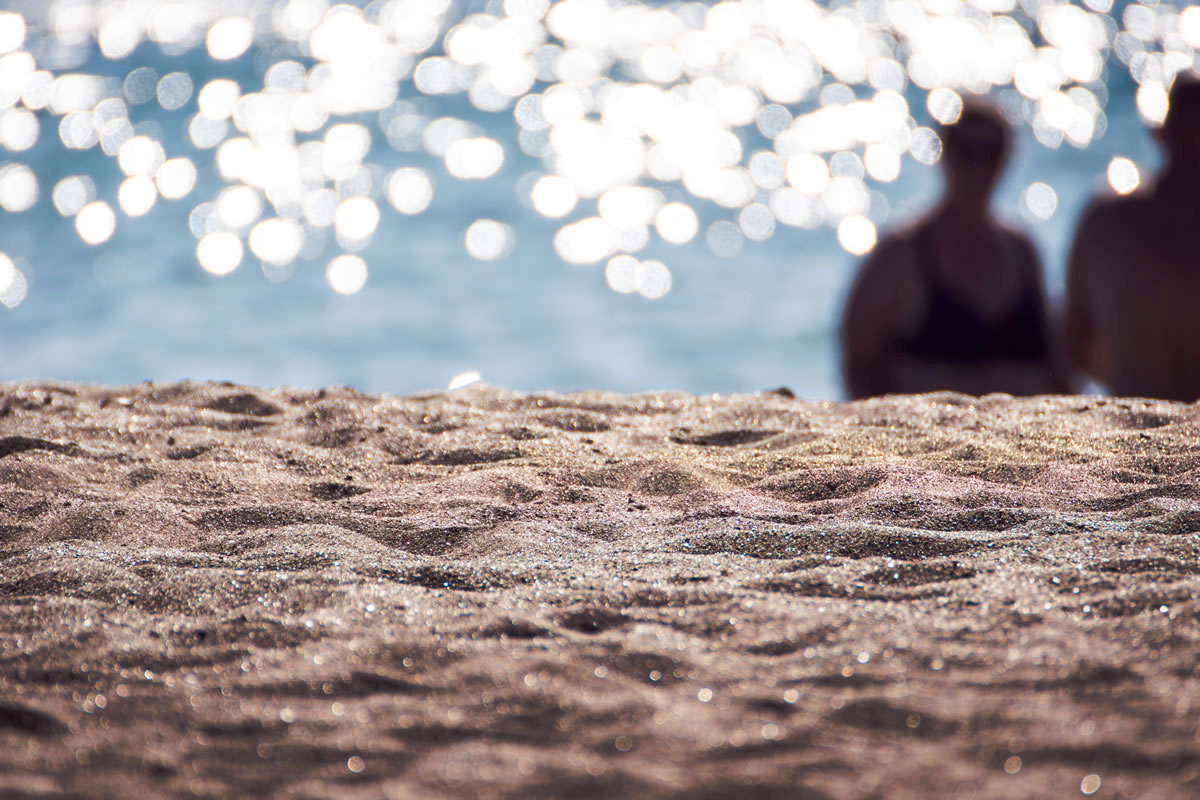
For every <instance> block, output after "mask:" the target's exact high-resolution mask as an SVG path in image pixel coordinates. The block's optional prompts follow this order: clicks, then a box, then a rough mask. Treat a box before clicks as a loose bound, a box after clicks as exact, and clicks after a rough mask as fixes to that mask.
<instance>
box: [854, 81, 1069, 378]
mask: <svg viewBox="0 0 1200 800" xmlns="http://www.w3.org/2000/svg"><path fill="white" fill-rule="evenodd" d="M940 133H941V139H942V143H943V145H942V169H943V174H944V179H945V181H944V183H945V187H944V194H943V197H942V200H941V202H940V203H939V204H938V205H937V206H936V207H935V208H934V209H933V211H931V212H930V213H929V214H928V215H927V216H926V217H925V218H924V219H921V220H919V221H918V222H916V223H915V224H914V225H913V226H912V227H910V228H907V229H905V230H901V231H896V232H893V233H891V234H889V235H888V236H885V237H884V238H883V239H882V241H880V243H879V245H878V246H877V247H876V249H875V250H874V252H873V253H872V254H871V255H870V256H869V257H868V258H867V260H866V261H865V263H864V264H863V265H862V267H861V268H860V270H859V273H858V276H857V278H856V280H855V283H854V286H853V288H852V289H851V292H850V297H849V300H848V301H847V305H846V309H845V313H844V316H843V318H842V327H841V343H842V365H843V377H844V378H845V382H846V388H847V391H848V392H849V394H850V396H851V397H853V398H861V397H869V396H873V395H879V394H887V393H912V392H929V391H937V390H953V391H959V392H964V393H966V394H974V395H982V394H987V393H990V392H1007V393H1009V394H1014V395H1031V394H1044V393H1058V392H1064V391H1067V390H1068V388H1069V387H1068V382H1067V380H1066V374H1067V370H1066V368H1065V363H1064V360H1063V359H1062V358H1059V357H1056V348H1055V346H1054V342H1053V337H1052V331H1053V328H1052V326H1051V324H1050V321H1049V318H1048V311H1047V302H1046V294H1045V289H1044V287H1043V281H1042V268H1041V264H1040V262H1039V260H1038V256H1037V252H1036V251H1035V249H1034V247H1033V244H1032V242H1030V240H1029V239H1028V237H1026V236H1025V235H1024V234H1021V233H1018V232H1016V231H1014V230H1011V229H1009V228H1007V227H1005V226H1003V225H1001V224H1000V223H999V222H998V221H997V220H996V219H995V218H994V217H993V216H992V213H991V209H990V202H991V197H992V191H993V189H994V188H995V186H996V182H997V181H998V180H999V177H1000V174H1001V172H1002V170H1003V167H1004V164H1005V161H1006V159H1007V157H1008V153H1009V149H1010V147H1011V142H1012V133H1011V131H1010V129H1009V126H1008V124H1007V123H1006V122H1005V121H1004V119H1003V117H1001V116H1000V114H999V113H998V112H997V111H996V110H995V109H994V108H993V107H992V106H990V105H988V104H986V103H984V102H982V101H980V100H974V99H969V100H967V102H965V103H964V105H963V110H962V113H961V115H960V116H959V118H958V120H957V121H955V122H954V123H953V124H950V125H946V126H943V127H942V129H941V131H940Z"/></svg>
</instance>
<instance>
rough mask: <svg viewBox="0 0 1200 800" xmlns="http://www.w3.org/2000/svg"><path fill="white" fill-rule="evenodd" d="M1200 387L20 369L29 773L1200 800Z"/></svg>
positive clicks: (5, 587)
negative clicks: (677, 384) (621, 390)
mask: <svg viewBox="0 0 1200 800" xmlns="http://www.w3.org/2000/svg"><path fill="white" fill-rule="evenodd" d="M1198 663H1200V406H1196V405H1191V406H1189V405H1182V404H1174V403H1164V402H1153V401H1142V400H1123V399H1101V398H1086V397H1067V398H1035V399H1022V400H1015V399H1012V398H1009V397H1006V396H994V397H988V398H983V399H978V398H970V397H966V396H963V395H956V394H934V395H925V396H920V397H910V398H885V399H879V400H871V401H865V402H859V403H853V404H839V403H807V402H802V401H798V400H795V399H792V398H790V397H787V396H785V395H783V394H778V393H764V394H757V395H741V396H719V397H718V396H703V397H692V396H688V395H680V394H647V395H640V396H622V395H612V394H601V393H577V394H564V395H558V394H535V395H530V394H520V393H515V392H509V391H503V390H499V389H494V388H489V387H485V386H474V387H469V388H467V389H462V390H459V391H456V392H452V393H444V394H435V395H430V396H427V397H388V396H383V397H376V396H369V395H364V394H360V393H357V392H354V391H351V390H348V389H329V390H323V391H296V390H287V389H273V390H266V389H257V388H247V387H242V386H234V385H229V384H215V383H180V384H145V385H140V386H134V387H124V388H103V387H93V386H81V385H72V384H58V383H22V384H9V385H7V386H4V387H2V388H0V797H4V798H27V797H80V798H122V800H128V798H158V797H189V796H195V797H211V798H232V797H297V798H381V797H382V798H408V797H413V798H451V797H454V798H457V797H484V798H488V797H492V798H499V797H522V798H539V797H568V798H588V797H627V798H669V797H680V798H682V797H687V798H731V797H765V798H774V797H779V798H889V799H890V798H905V797H912V798H927V797H935V798H940V797H946V798H1013V797H1029V798H1041V797H1045V798H1065V797H1081V796H1086V795H1088V794H1090V795H1091V796H1093V797H1103V798H1117V797H1120V798H1135V797H1140V798H1146V799H1147V800H1149V799H1151V798H1155V799H1158V798H1195V797H1200V732H1198V731H1200V668H1198V666H1197V665H1198Z"/></svg>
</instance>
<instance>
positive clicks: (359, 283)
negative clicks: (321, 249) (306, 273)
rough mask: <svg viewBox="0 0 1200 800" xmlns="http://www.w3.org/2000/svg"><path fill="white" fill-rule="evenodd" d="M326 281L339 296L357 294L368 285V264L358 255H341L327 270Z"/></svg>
mask: <svg viewBox="0 0 1200 800" xmlns="http://www.w3.org/2000/svg"><path fill="white" fill-rule="evenodd" d="M325 280H326V281H327V282H328V283H329V286H330V288H331V289H333V290H334V291H335V292H337V293H338V294H342V295H351V294H356V293H358V292H360V291H362V288H363V287H364V286H366V285H367V262H365V261H363V260H362V259H361V258H360V257H358V256H356V255H351V254H346V255H340V256H338V257H337V258H335V259H333V260H332V261H330V262H329V266H327V267H326V268H325Z"/></svg>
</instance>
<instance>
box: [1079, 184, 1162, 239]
mask: <svg viewBox="0 0 1200 800" xmlns="http://www.w3.org/2000/svg"><path fill="white" fill-rule="evenodd" d="M1152 202H1153V200H1152V195H1150V194H1149V193H1148V192H1144V191H1142V192H1136V193H1134V194H1130V195H1099V196H1096V197H1093V198H1092V199H1091V201H1089V202H1088V204H1087V206H1085V207H1084V209H1083V213H1082V214H1080V215H1079V225H1078V226H1077V228H1076V230H1077V231H1078V233H1077V234H1076V238H1077V239H1078V238H1079V237H1080V236H1081V235H1085V234H1086V235H1087V236H1091V237H1097V236H1099V237H1100V238H1102V239H1104V238H1108V236H1109V235H1111V234H1112V233H1113V232H1114V231H1123V230H1125V229H1126V228H1127V227H1129V224H1130V222H1131V221H1133V220H1136V219H1138V218H1139V217H1141V216H1142V214H1143V213H1144V212H1145V211H1146V210H1147V209H1148V208H1149V206H1150V204H1151V203H1152ZM1114 226H1115V227H1114Z"/></svg>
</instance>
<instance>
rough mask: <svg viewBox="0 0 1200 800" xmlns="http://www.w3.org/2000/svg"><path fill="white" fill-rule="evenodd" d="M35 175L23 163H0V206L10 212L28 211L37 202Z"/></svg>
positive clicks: (37, 190) (37, 191)
mask: <svg viewBox="0 0 1200 800" xmlns="http://www.w3.org/2000/svg"><path fill="white" fill-rule="evenodd" d="M38 194H39V188H38V179H37V175H35V174H34V172H33V170H32V169H30V168H29V167H27V166H26V165H24V164H0V208H3V209H4V210H5V211H7V212H9V213H11V214H20V213H21V212H22V211H28V210H29V209H31V208H33V206H34V204H35V203H37V200H38Z"/></svg>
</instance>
